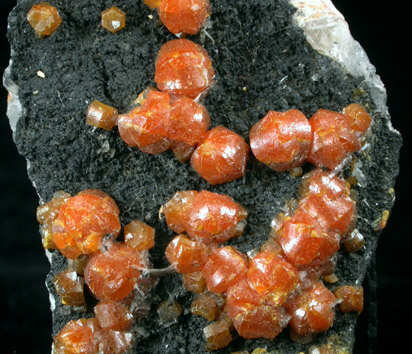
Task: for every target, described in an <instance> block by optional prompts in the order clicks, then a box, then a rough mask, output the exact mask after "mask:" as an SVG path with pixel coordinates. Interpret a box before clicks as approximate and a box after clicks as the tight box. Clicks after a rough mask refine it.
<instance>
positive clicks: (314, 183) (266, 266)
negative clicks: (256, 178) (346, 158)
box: [162, 169, 360, 350]
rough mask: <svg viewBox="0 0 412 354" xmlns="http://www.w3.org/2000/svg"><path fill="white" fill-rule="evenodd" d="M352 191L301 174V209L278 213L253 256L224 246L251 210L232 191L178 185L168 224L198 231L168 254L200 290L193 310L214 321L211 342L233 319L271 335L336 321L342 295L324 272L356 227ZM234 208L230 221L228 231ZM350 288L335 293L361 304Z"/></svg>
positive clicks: (303, 334) (323, 175) (222, 339)
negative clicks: (229, 193)
mask: <svg viewBox="0 0 412 354" xmlns="http://www.w3.org/2000/svg"><path fill="white" fill-rule="evenodd" d="M349 193H350V187H349V184H348V183H347V182H345V181H344V180H342V179H340V178H338V177H336V176H333V175H332V174H329V173H327V172H324V171H322V170H320V169H315V170H313V171H312V172H311V173H309V174H308V175H306V176H304V177H303V179H302V186H301V189H300V194H301V196H300V199H299V200H298V201H297V202H296V203H295V204H296V207H295V209H293V210H291V211H290V212H289V214H288V215H284V214H281V215H279V216H278V217H277V218H276V222H275V223H274V224H273V230H272V233H271V237H270V239H269V240H268V241H267V242H266V243H265V244H264V245H263V246H262V249H261V251H260V252H258V253H255V254H254V256H253V257H247V256H246V255H245V254H242V253H241V252H239V251H238V250H237V249H236V248H235V247H233V246H224V247H219V246H218V244H220V243H222V242H225V241H227V240H229V239H230V238H231V237H233V236H239V235H240V233H241V231H242V230H243V228H244V223H243V222H242V221H244V220H245V218H246V216H247V213H246V211H244V210H242V209H243V208H241V209H238V210H239V211H238V212H237V214H236V212H235V209H233V211H231V209H230V208H229V207H228V205H229V204H230V203H234V202H233V201H231V200H230V198H229V197H227V196H223V195H216V194H214V193H211V192H206V191H202V192H200V193H198V192H196V191H186V192H177V193H176V194H175V196H174V197H173V198H172V199H171V200H169V201H168V202H167V203H166V204H165V205H164V206H163V207H162V210H163V212H164V214H165V217H166V222H167V224H168V226H169V228H171V229H172V230H174V231H176V232H178V233H182V232H187V234H188V235H189V237H190V238H191V239H192V240H190V239H189V238H187V237H186V236H184V235H179V236H177V237H176V238H175V239H173V240H172V242H171V243H170V244H169V246H168V247H167V248H166V257H167V259H168V260H169V262H170V263H171V264H173V265H174V266H175V268H176V269H177V271H178V272H179V273H183V285H184V286H185V287H186V289H187V290H189V291H192V292H195V293H198V294H199V295H198V296H197V297H196V298H195V300H194V301H193V303H192V306H191V311H192V313H193V314H196V315H200V316H203V317H205V318H207V319H208V320H210V321H215V322H213V323H212V324H211V325H210V326H211V327H206V328H205V330H204V332H205V337H206V340H207V343H208V344H207V345H208V347H209V348H212V349H213V350H214V349H219V348H222V347H223V346H226V345H227V343H228V342H230V340H231V335H230V330H231V329H233V327H234V328H235V329H236V331H237V332H238V334H239V335H240V336H242V337H244V338H268V339H273V338H275V337H276V336H277V335H278V334H279V333H280V332H281V331H282V330H283V329H284V328H285V327H286V326H287V325H288V324H289V325H290V327H291V336H292V339H294V340H296V341H299V342H307V341H310V340H311V339H312V337H313V335H314V334H316V333H318V332H324V331H326V330H328V329H329V328H330V326H332V324H333V320H334V307H335V305H336V304H337V303H338V302H339V301H338V299H337V297H336V296H335V295H334V294H333V293H332V292H331V291H330V290H328V289H327V288H326V287H325V286H324V284H323V283H322V281H321V279H322V277H323V276H326V275H331V276H332V274H333V271H334V267H335V258H334V255H335V254H336V252H337V251H338V249H339V244H340V242H341V240H343V239H345V238H346V237H348V235H349V234H350V233H351V232H353V229H354V225H355V217H356V207H355V203H354V201H353V200H352V199H351V198H350V196H349ZM227 203H229V204H227ZM233 208H234V207H233ZM228 216H231V218H229V219H228V220H231V221H230V225H231V226H230V227H226V228H225V230H226V231H224V232H223V233H222V230H223V229H222V226H223V225H225V224H226V222H225V221H224V218H226V217H228ZM239 216H241V218H239ZM227 230H232V231H227ZM227 232H229V233H228V234H227ZM216 235H219V236H216ZM222 235H224V236H222ZM229 235H230V237H229ZM206 245H207V246H206ZM346 289H347V288H342V290H340V291H338V292H336V294H338V295H339V296H341V298H344V299H345V301H346V303H345V304H347V305H346V306H345V307H343V308H344V309H346V308H351V309H352V308H353V309H354V310H355V311H356V309H358V308H359V305H358V303H360V300H359V298H360V296H359V295H358V294H360V292H359V291H353V290H352V288H348V290H346ZM352 294H353V295H352ZM218 295H219V296H220V300H218V299H216V296H218ZM215 327H216V328H215ZM214 331H216V333H215V332H214ZM215 336H216V337H215Z"/></svg>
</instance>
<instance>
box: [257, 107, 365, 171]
mask: <svg viewBox="0 0 412 354" xmlns="http://www.w3.org/2000/svg"><path fill="white" fill-rule="evenodd" d="M370 123H371V118H370V116H369V114H368V113H367V112H366V111H365V109H364V108H363V107H362V106H360V105H359V104H351V105H349V106H347V107H346V108H345V109H344V110H343V113H338V112H333V111H329V110H326V109H320V110H318V111H317V112H316V113H315V114H314V115H313V116H312V117H311V118H310V119H309V120H308V119H307V118H306V117H305V116H304V115H303V113H302V112H300V111H298V110H296V109H292V110H289V111H287V112H284V113H281V112H274V111H270V112H269V113H268V114H267V115H266V116H265V117H264V118H263V119H262V120H260V121H259V122H258V123H256V124H255V125H254V126H253V127H252V129H251V131H250V145H251V148H252V151H253V154H254V155H255V157H256V158H257V159H258V160H259V161H261V162H263V163H264V164H266V165H267V166H269V167H270V168H271V169H273V170H275V171H278V172H282V171H286V170H289V169H292V168H295V167H298V166H301V165H302V164H303V163H304V162H305V161H308V162H311V163H313V164H314V165H315V166H316V167H326V168H328V169H331V170H332V169H334V168H336V167H337V166H338V165H339V164H340V163H342V162H343V160H344V159H345V158H346V157H347V156H349V155H350V154H351V153H353V152H354V151H359V150H360V148H361V146H362V142H363V140H364V136H365V133H366V131H367V130H368V128H369V126H370Z"/></svg>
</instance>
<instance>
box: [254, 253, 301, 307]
mask: <svg viewBox="0 0 412 354" xmlns="http://www.w3.org/2000/svg"><path fill="white" fill-rule="evenodd" d="M247 277H248V281H249V284H250V286H251V287H252V288H253V289H254V290H255V291H256V292H257V293H259V295H260V296H261V297H264V298H265V299H266V300H267V301H269V302H270V303H271V304H273V305H282V304H283V303H284V302H285V301H286V299H287V297H288V296H289V295H290V294H291V293H292V291H293V290H295V289H296V287H297V286H298V283H299V273H298V270H297V269H296V268H295V267H294V266H293V265H292V264H290V263H289V262H287V261H286V260H285V259H284V258H283V257H282V256H278V255H276V254H273V253H270V252H260V253H259V254H258V255H256V256H255V257H254V258H253V259H252V260H251V262H250V264H249V269H248V272H247Z"/></svg>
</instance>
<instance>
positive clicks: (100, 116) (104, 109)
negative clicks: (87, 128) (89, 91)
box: [86, 101, 119, 130]
mask: <svg viewBox="0 0 412 354" xmlns="http://www.w3.org/2000/svg"><path fill="white" fill-rule="evenodd" d="M118 115H119V112H118V111H117V109H116V108H113V107H110V106H108V105H106V104H104V103H102V102H99V101H93V102H92V103H91V104H90V105H89V107H88V108H87V113H86V123H87V124H89V125H92V126H94V127H96V128H101V129H104V130H111V129H113V127H114V126H115V125H116V123H117V117H118Z"/></svg>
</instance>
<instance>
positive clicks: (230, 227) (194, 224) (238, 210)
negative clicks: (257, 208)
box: [186, 191, 247, 244]
mask: <svg viewBox="0 0 412 354" xmlns="http://www.w3.org/2000/svg"><path fill="white" fill-rule="evenodd" d="M246 217H247V211H246V209H245V208H243V207H242V206H241V205H240V204H238V203H236V202H235V201H234V200H233V199H232V198H230V197H229V196H227V195H224V194H217V193H212V192H209V191H201V192H200V193H199V194H198V195H196V197H195V198H194V200H193V203H192V206H191V209H190V214H189V219H188V221H187V224H186V231H187V233H188V235H189V236H190V237H191V238H194V239H199V240H201V241H202V242H204V243H209V244H210V243H215V242H216V243H222V242H225V241H227V240H229V239H230V238H232V237H236V236H239V235H241V234H242V232H243V229H244V228H245V226H246V220H245V219H246Z"/></svg>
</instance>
